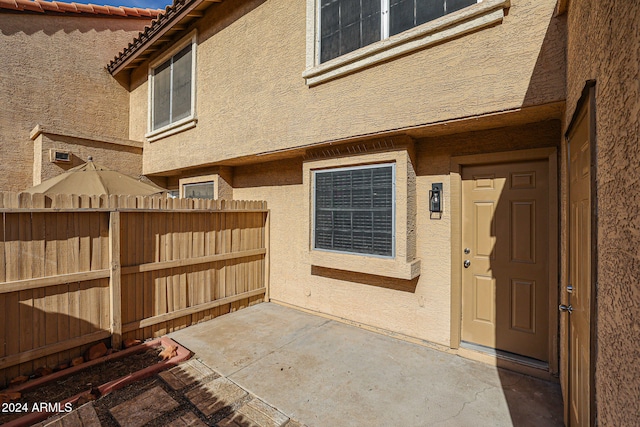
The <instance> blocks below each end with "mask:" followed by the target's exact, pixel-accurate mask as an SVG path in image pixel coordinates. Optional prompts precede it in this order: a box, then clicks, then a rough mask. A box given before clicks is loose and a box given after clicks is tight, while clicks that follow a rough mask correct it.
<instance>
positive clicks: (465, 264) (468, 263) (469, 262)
mask: <svg viewBox="0 0 640 427" xmlns="http://www.w3.org/2000/svg"><path fill="white" fill-rule="evenodd" d="M470 265H471V261H469V260H468V259H465V260H464V268H469V266H470Z"/></svg>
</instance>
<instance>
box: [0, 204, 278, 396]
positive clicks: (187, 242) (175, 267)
mask: <svg viewBox="0 0 640 427" xmlns="http://www.w3.org/2000/svg"><path fill="white" fill-rule="evenodd" d="M0 215H1V216H2V224H0V387H2V386H4V385H6V384H7V382H8V381H9V380H11V378H14V377H16V376H18V375H28V374H30V373H32V372H33V371H34V370H35V369H37V368H39V367H42V366H47V367H50V368H54V367H55V366H58V365H59V364H61V363H64V362H67V361H69V360H70V359H72V358H74V357H77V356H80V355H82V353H83V352H84V351H86V349H87V348H88V347H89V346H90V345H91V344H92V343H95V342H97V341H100V340H105V339H110V340H111V344H112V346H113V347H114V348H119V347H120V345H121V342H122V340H124V339H127V338H137V339H147V338H151V337H157V336H161V335H164V334H166V333H169V332H172V331H174V330H177V329H181V328H184V327H186V326H189V325H191V324H194V323H198V322H201V321H205V320H209V319H212V318H214V317H216V316H218V315H221V314H225V313H228V312H229V311H234V310H237V309H239V308H242V307H245V306H248V305H251V304H255V303H258V302H261V301H263V300H264V299H265V298H266V289H267V286H268V283H267V282H268V267H269V262H268V257H269V253H268V248H269V244H268V240H269V228H268V210H267V208H266V202H261V201H225V200H222V201H220V200H218V201H213V200H191V199H171V198H167V197H160V196H156V197H132V196H110V197H107V196H102V197H89V196H64V195H60V196H56V197H54V198H52V199H50V198H48V197H44V196H42V195H33V196H31V195H29V194H24V193H23V194H15V193H0Z"/></svg>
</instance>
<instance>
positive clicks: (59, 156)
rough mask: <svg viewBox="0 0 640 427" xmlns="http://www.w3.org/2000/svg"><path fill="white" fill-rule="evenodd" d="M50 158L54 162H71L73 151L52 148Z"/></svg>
mask: <svg viewBox="0 0 640 427" xmlns="http://www.w3.org/2000/svg"><path fill="white" fill-rule="evenodd" d="M49 160H51V162H53V163H69V162H70V161H71V153H70V152H68V151H60V150H53V149H51V150H49Z"/></svg>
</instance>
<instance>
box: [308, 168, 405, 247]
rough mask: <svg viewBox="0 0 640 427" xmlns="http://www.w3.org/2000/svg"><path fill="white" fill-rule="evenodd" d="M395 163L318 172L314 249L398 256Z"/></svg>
mask: <svg viewBox="0 0 640 427" xmlns="http://www.w3.org/2000/svg"><path fill="white" fill-rule="evenodd" d="M394 176H395V167H394V165H392V164H389V165H375V166H361V167H353V168H340V169H332V170H326V171H316V172H314V195H313V200H314V222H313V231H314V244H313V247H314V249H320V250H327V251H336V252H347V253H357V254H365V255H376V256H382V257H393V256H394V245H395V225H394V224H395V214H394V207H395V188H394Z"/></svg>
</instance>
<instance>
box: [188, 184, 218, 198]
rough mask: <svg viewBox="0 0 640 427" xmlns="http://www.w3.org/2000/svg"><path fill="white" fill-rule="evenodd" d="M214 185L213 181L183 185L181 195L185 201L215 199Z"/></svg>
mask: <svg viewBox="0 0 640 427" xmlns="http://www.w3.org/2000/svg"><path fill="white" fill-rule="evenodd" d="M215 189H216V187H215V183H214V182H213V181H208V182H198V183H194V184H183V185H182V194H183V196H182V197H184V198H185V199H211V200H213V199H215V198H216V197H215V195H216V192H215Z"/></svg>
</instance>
